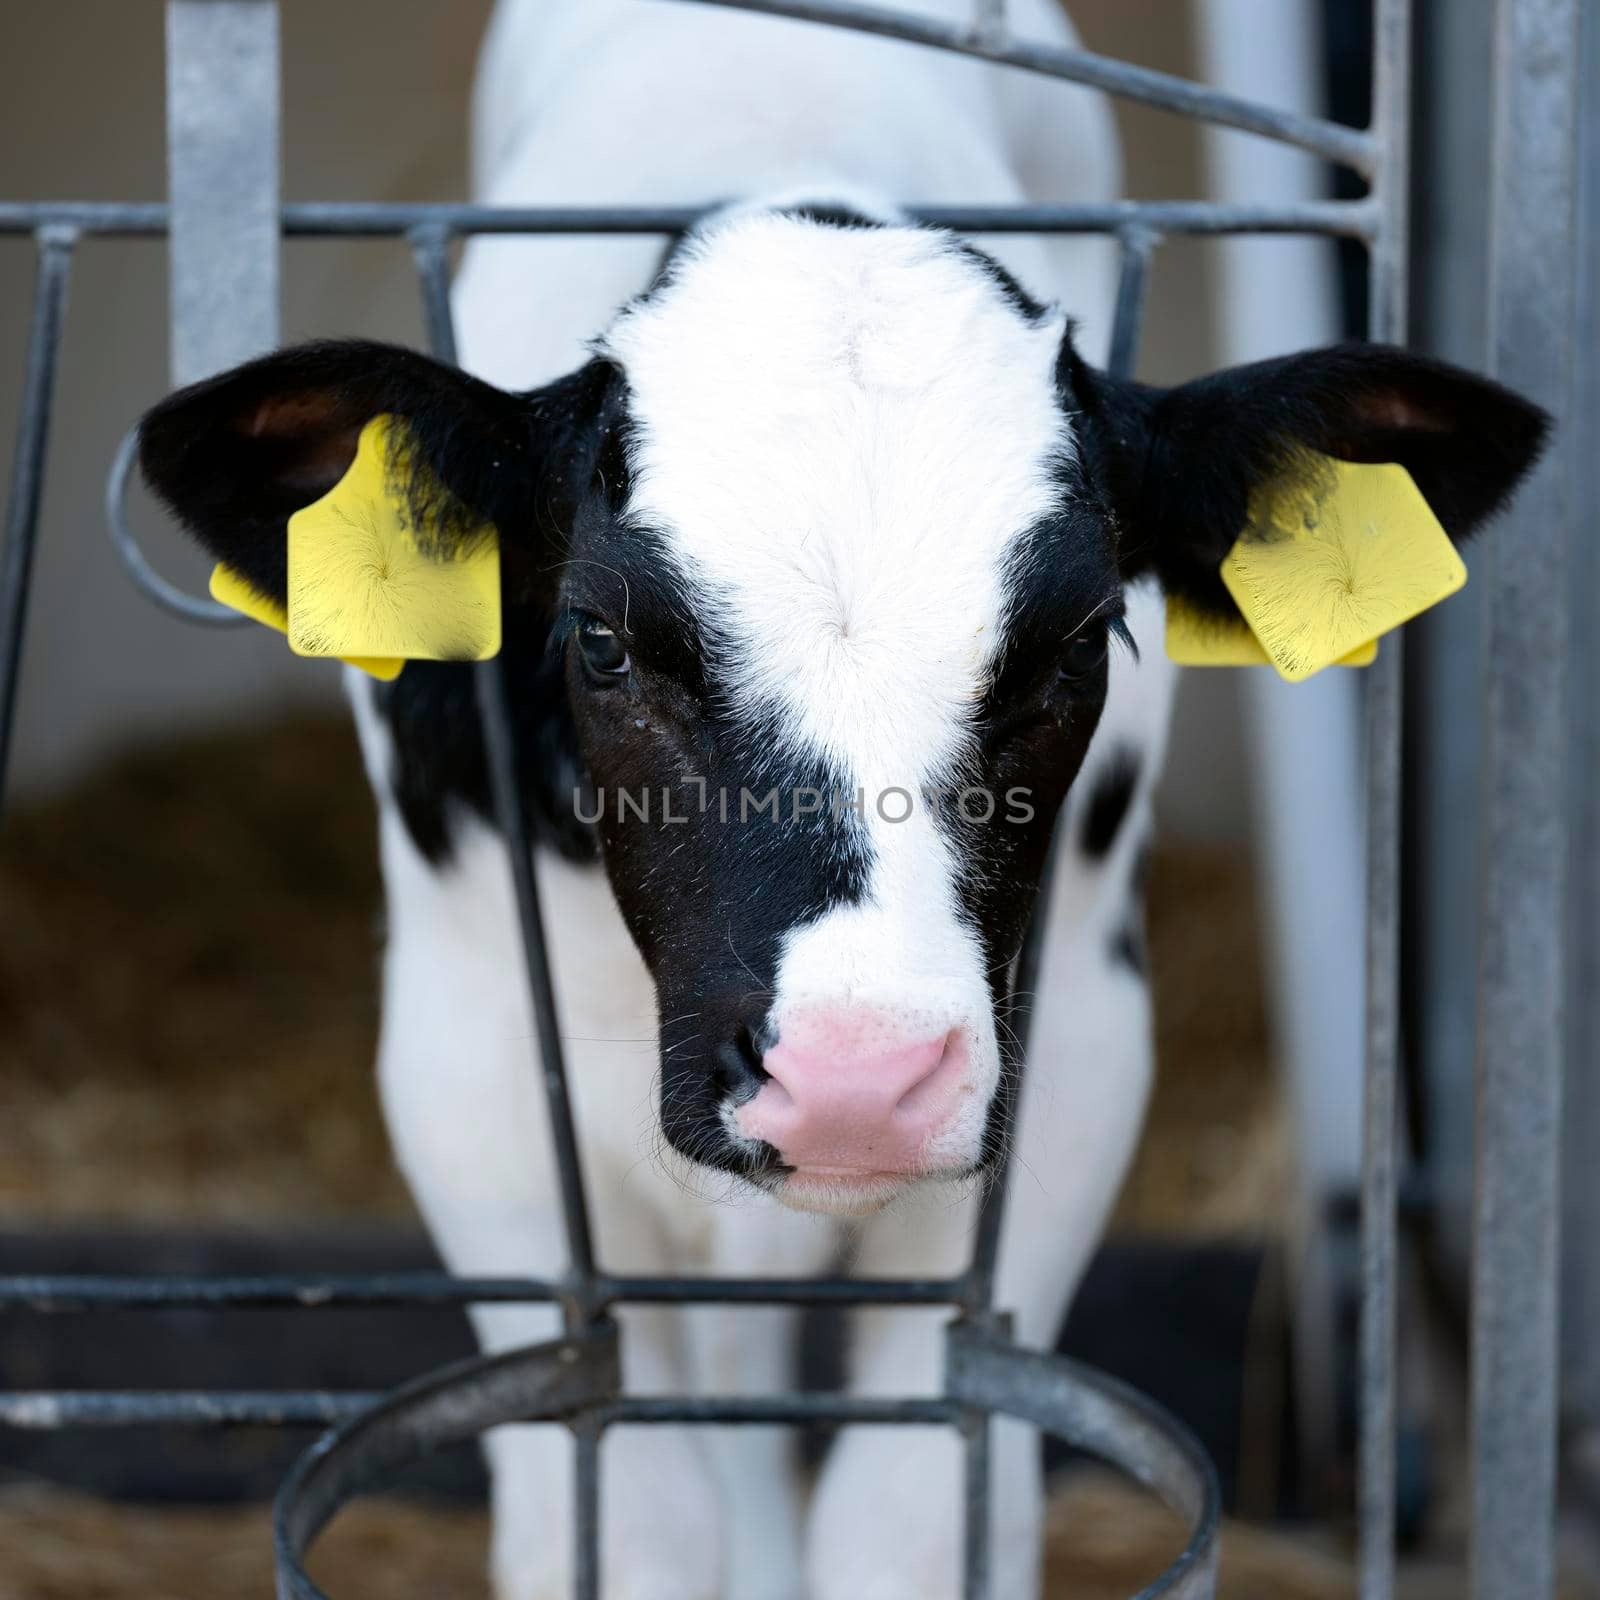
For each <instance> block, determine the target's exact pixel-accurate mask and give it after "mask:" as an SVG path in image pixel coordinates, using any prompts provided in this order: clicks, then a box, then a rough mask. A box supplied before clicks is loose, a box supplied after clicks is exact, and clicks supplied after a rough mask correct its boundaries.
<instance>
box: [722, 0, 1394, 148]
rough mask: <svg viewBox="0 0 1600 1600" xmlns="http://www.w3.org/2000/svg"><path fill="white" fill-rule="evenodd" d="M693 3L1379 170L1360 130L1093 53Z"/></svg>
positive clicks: (891, 17) (910, 22)
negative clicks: (891, 43) (1021, 73)
mask: <svg viewBox="0 0 1600 1600" xmlns="http://www.w3.org/2000/svg"><path fill="white" fill-rule="evenodd" d="M693 3H696V4H700V5H715V6H725V7H727V8H729V9H731V10H735V11H754V12H759V13H761V14H762V15H763V16H769V17H788V18H791V19H793V20H795V21H800V22H820V23H828V24H831V25H832V26H834V27H839V28H849V29H852V30H853V31H855V32H857V33H871V34H877V35H878V36H880V37H882V38H885V39H900V40H903V41H904V42H905V43H907V44H920V45H927V46H929V47H930V48H932V49H935V50H953V51H955V52H956V53H957V54H959V55H965V56H975V57H977V58H978V59H980V60H983V61H993V62H995V63H996V64H997V65H1000V66H1008V67H1023V68H1026V69H1027V70H1028V71H1029V72H1037V73H1041V74H1043V75H1044V76H1046V77H1051V78H1060V79H1062V80H1064V81H1065V82H1067V83H1081V84H1084V85H1086V86H1087V87H1089V88H1091V89H1100V90H1103V91H1104V92H1105V93H1106V94H1110V95H1115V96H1116V97H1117V98H1118V99H1121V100H1132V101H1135V102H1137V103H1138V104H1140V105H1147V106H1155V107H1157V108H1159V109H1160V110H1163V111H1173V112H1176V113H1177V114H1178V115H1179V116H1185V117H1194V118H1196V119H1198V120H1200V121H1204V122H1210V123H1215V124H1216V125H1218V126H1219V127H1224V128H1238V129H1240V130H1241V131H1242V132H1244V133H1255V134H1260V135H1261V137H1262V138H1265V139H1277V140H1279V141H1280V142H1282V143H1284V144H1292V145H1296V146H1298V147H1299V148H1300V149H1302V150H1309V151H1311V152H1312V153H1313V154H1314V155H1319V156H1325V157H1326V158H1327V159H1328V160H1329V161H1336V162H1338V163H1339V164H1340V165H1341V166H1347V167H1352V168H1354V170H1355V171H1357V172H1359V173H1361V174H1362V175H1363V176H1367V177H1370V176H1371V174H1372V171H1373V167H1374V164H1375V155H1376V149H1375V145H1374V141H1373V139H1372V137H1371V135H1370V134H1367V133H1365V132H1363V131H1362V130H1360V129H1357V128H1347V127H1345V126H1344V125H1343V124H1342V123H1338V122H1328V121H1326V120H1325V119H1323V118H1321V117H1308V116H1303V115H1301V114H1300V113H1298V112H1294V111H1279V110H1277V109H1275V108H1273V107H1270V106H1261V105H1256V104H1255V103H1254V102H1253V101H1249V100H1241V99H1239V98H1238V97H1237V96H1235V95H1231V94H1224V93H1222V91H1221V90H1218V89H1208V88H1207V87H1205V85H1203V84H1198V83H1191V82H1190V81H1189V80H1188V79H1187V78H1178V77H1174V76H1173V75H1172V74H1171V73H1167V72H1155V71H1153V70H1152V69H1150V68H1149V67H1136V66H1133V65H1132V64H1131V63H1129V62H1126V61H1118V60H1115V59H1114V58H1112V57H1109V56H1097V55H1092V54H1090V53H1089V52H1088V51H1087V50H1069V49H1064V48H1062V47H1061V46H1059V45H1048V44H1035V43H1030V42H1027V41H1024V40H1020V39H1014V38H1011V37H1010V36H1009V35H1002V36H1001V37H1000V38H999V39H998V40H992V39H988V38H985V37H984V36H983V35H982V34H981V33H977V32H975V31H974V30H973V29H972V28H971V27H965V28H963V27H961V26H959V25H957V24H952V23H947V22H936V21H932V20H930V19H928V18H926V17H916V16H909V15H907V14H906V13H905V12H903V11H887V10H884V9H882V8H881V7H878V6H864V5H854V4H850V3H847V0H693Z"/></svg>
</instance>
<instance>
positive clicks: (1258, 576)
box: [1222, 452, 1467, 683]
mask: <svg viewBox="0 0 1600 1600" xmlns="http://www.w3.org/2000/svg"><path fill="white" fill-rule="evenodd" d="M1222 581H1223V583H1225V584H1226V585H1227V588H1228V593H1229V594H1231V595H1232V596H1233V600H1234V604H1235V605H1237V606H1238V608H1239V610H1240V613H1241V614H1242V615H1243V617H1244V619H1245V621H1246V622H1247V623H1249V625H1250V631H1251V632H1252V633H1254V635H1255V636H1256V639H1257V640H1258V641H1259V642H1260V644H1261V647H1262V649H1263V650H1265V651H1266V653H1267V657H1268V659H1269V660H1270V661H1271V662H1272V665H1273V666H1274V667H1276V668H1277V670H1278V675H1279V676H1280V677H1282V678H1286V679H1287V680H1288V681H1289V682H1290V683H1299V682H1300V681H1301V680H1302V679H1305V678H1309V677H1310V676H1311V675H1312V673H1314V672H1320V671H1321V670H1322V669H1323V668H1324V667H1326V666H1331V665H1332V664H1333V663H1334V662H1335V661H1338V660H1340V659H1342V658H1344V657H1346V656H1348V655H1349V654H1350V653H1351V652H1352V651H1353V650H1356V649H1357V648H1358V647H1360V646H1363V645H1365V644H1367V643H1368V642H1369V641H1370V640H1373V639H1376V638H1377V637H1378V635H1379V634H1382V633H1387V632H1388V631H1389V630H1390V629H1391V628H1397V627H1399V626H1400V624H1401V623H1402V622H1407V621H1409V620H1410V619H1411V618H1412V617H1414V616H1416V615H1417V614H1418V612H1421V611H1426V610H1427V609H1428V607H1429V606H1432V605H1436V604H1437V603H1438V602H1439V601H1441V600H1443V599H1444V598H1445V597H1446V596H1447V595H1451V594H1454V593H1455V591H1456V590H1457V589H1459V588H1460V587H1461V586H1462V585H1463V584H1464V583H1465V582H1466V581H1467V569H1466V566H1465V565H1464V564H1463V562H1462V560H1461V557H1460V556H1458V555H1457V554H1456V549H1455V546H1454V545H1453V544H1451V543H1450V537H1449V535H1448V534H1446V532H1445V531H1444V529H1443V528H1442V527H1440V525H1439V519H1438V518H1437V517H1435V516H1434V514H1433V512H1432V510H1431V509H1430V508H1429V506H1428V502H1427V501H1426V500H1424V499H1423V497H1422V493H1421V491H1420V490H1419V489H1418V488H1417V486H1416V484H1415V483H1413V482H1412V481H1411V474H1410V473H1409V472H1407V471H1406V470H1405V468H1404V467H1401V466H1396V465H1394V464H1393V463H1384V464H1381V465H1373V464H1368V463H1360V462H1352V461H1337V460H1335V459H1334V458H1333V457H1331V456H1322V455H1313V454H1311V453H1310V452H1307V453H1306V454H1305V455H1304V456H1303V457H1302V458H1300V460H1299V461H1298V462H1297V463H1296V464H1295V466H1294V468H1292V469H1291V470H1290V471H1288V472H1285V473H1284V474H1282V475H1281V476H1280V477H1279V478H1278V479H1276V480H1275V481H1274V482H1272V483H1270V484H1267V485H1264V486H1263V487H1262V488H1261V489H1260V490H1258V491H1257V493H1256V494H1255V495H1254V496H1252V498H1251V502H1250V520H1249V523H1248V525H1247V526H1246V528H1245V531H1244V532H1243V533H1242V534H1241V535H1240V536H1239V539H1238V541H1237V542H1236V543H1235V545H1234V547H1233V549H1232V550H1230V551H1229V552H1228V555H1227V558H1226V559H1225V560H1224V561H1223V563H1222Z"/></svg>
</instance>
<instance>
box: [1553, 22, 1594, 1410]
mask: <svg viewBox="0 0 1600 1600" xmlns="http://www.w3.org/2000/svg"><path fill="white" fill-rule="evenodd" d="M1582 49H1583V57H1582V60H1583V65H1582V68H1581V70H1580V77H1581V80H1582V83H1583V92H1584V95H1585V97H1586V99H1585V102H1584V104H1583V105H1582V106H1580V108H1579V121H1580V127H1581V129H1582V133H1581V135H1580V137H1581V139H1582V155H1581V168H1582V176H1581V180H1580V189H1579V199H1578V225H1577V227H1578V231H1577V236H1576V238H1575V239H1574V241H1573V250H1574V257H1575V259H1576V260H1577V262H1578V269H1579V277H1578V312H1577V315H1578V325H1577V338H1576V339H1575V340H1574V348H1575V349H1577V350H1580V351H1582V352H1583V353H1584V359H1583V360H1581V361H1580V362H1579V363H1578V373H1577V396H1576V403H1575V404H1574V406H1573V411H1572V425H1571V426H1572V437H1573V438H1574V439H1583V440H1589V441H1592V440H1594V439H1597V438H1600V360H1596V353H1597V352H1600V282H1597V279H1596V274H1595V272H1594V270H1593V267H1592V265H1591V266H1590V268H1589V270H1588V271H1584V266H1585V264H1588V263H1593V261H1594V260H1595V259H1596V251H1597V250H1600V5H1595V4H1593V3H1591V4H1590V5H1588V6H1587V7H1586V8H1585V11H1584V17H1583V46H1582ZM1574 485H1575V491H1576V492H1575V497H1574V500H1573V504H1574V506H1575V507H1577V508H1578V516H1579V517H1581V518H1582V519H1583V521H1584V523H1585V524H1586V525H1585V526H1583V527H1582V528H1581V529H1579V528H1575V529H1574V538H1573V541H1572V548H1571V551H1570V557H1571V560H1572V602H1573V612H1572V624H1573V628H1572V637H1571V641H1570V650H1571V655H1570V658H1569V659H1570V667H1569V670H1570V673H1571V677H1570V679H1569V680H1568V681H1569V682H1570V683H1571V684H1572V685H1573V686H1574V690H1573V693H1572V695H1571V703H1572V715H1573V722H1574V727H1573V744H1572V751H1573V753H1572V771H1571V781H1570V782H1569V784H1568V793H1569V795H1570V797H1571V802H1572V832H1573V837H1572V883H1573V892H1572V900H1571V905H1570V907H1569V911H1570V913H1571V914H1570V917H1569V920H1568V945H1567V949H1568V965H1567V974H1568V990H1567V994H1568V1001H1567V1024H1568V1040H1567V1099H1566V1104H1565V1108H1564V1111H1563V1116H1562V1121H1563V1123H1564V1125H1565V1128H1566V1148H1567V1150H1568V1151H1569V1152H1570V1153H1571V1155H1572V1157H1573V1159H1572V1160H1571V1161H1569V1162H1568V1163H1567V1166H1566V1172H1565V1174H1564V1188H1565V1191H1566V1207H1565V1215H1564V1217H1563V1223H1564V1228H1565V1234H1566V1238H1565V1244H1564V1248H1563V1251H1562V1255H1563V1265H1562V1272H1561V1292H1562V1308H1561V1323H1562V1344H1563V1352H1562V1374H1561V1379H1562V1393H1561V1404H1562V1412H1563V1415H1564V1416H1565V1417H1566V1418H1567V1419H1568V1420H1569V1421H1570V1422H1572V1423H1574V1424H1576V1425H1577V1426H1580V1427H1583V1428H1586V1429H1588V1430H1591V1436H1592V1433H1593V1430H1596V1429H1600V1339H1597V1338H1596V1336H1595V1330H1596V1329H1600V1260H1597V1259H1596V1255H1595V1248H1594V1241H1595V1239H1596V1237H1600V1170H1597V1168H1596V1166H1595V1163H1594V1161H1593V1160H1592V1159H1591V1157H1592V1153H1593V1150H1594V1144H1595V1136H1596V1132H1597V1130H1600V1082H1597V1081H1596V1074H1595V1063H1596V1062H1600V707H1597V706H1596V704H1595V697H1594V693H1593V686H1594V685H1595V684H1596V683H1600V640H1597V639H1596V637H1595V629H1594V622H1595V608H1596V604H1597V597H1600V538H1597V534H1600V528H1597V527H1596V526H1595V520H1596V519H1595V507H1596V505H1597V504H1600V458H1597V457H1596V454H1595V452H1594V451H1593V450H1592V449H1584V450H1581V451H1580V452H1579V453H1578V459H1577V461H1576V462H1575V463H1574Z"/></svg>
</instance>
